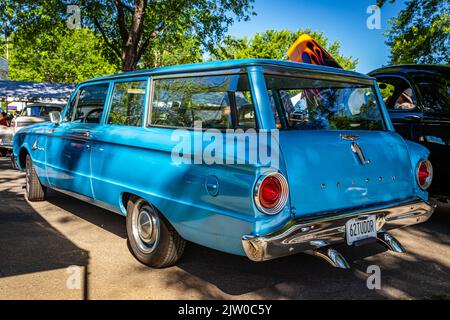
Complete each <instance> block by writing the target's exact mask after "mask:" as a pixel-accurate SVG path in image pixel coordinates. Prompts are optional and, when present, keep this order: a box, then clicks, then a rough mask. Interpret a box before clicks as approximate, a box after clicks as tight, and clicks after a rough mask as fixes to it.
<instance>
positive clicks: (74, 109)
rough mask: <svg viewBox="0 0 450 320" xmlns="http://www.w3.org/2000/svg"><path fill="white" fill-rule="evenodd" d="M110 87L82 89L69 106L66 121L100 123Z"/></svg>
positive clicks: (94, 86)
mask: <svg viewBox="0 0 450 320" xmlns="http://www.w3.org/2000/svg"><path fill="white" fill-rule="evenodd" d="M108 87H109V84H108V83H102V84H97V85H92V86H86V87H82V88H81V89H80V90H79V91H78V94H77V97H76V98H75V99H74V100H73V101H72V103H71V104H70V105H69V109H68V110H67V112H66V115H65V118H64V121H73V122H84V123H100V119H101V117H102V113H103V109H104V108H105V100H106V95H107V93H108Z"/></svg>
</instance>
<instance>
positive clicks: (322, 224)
mask: <svg viewBox="0 0 450 320" xmlns="http://www.w3.org/2000/svg"><path fill="white" fill-rule="evenodd" d="M434 209H435V205H432V204H429V203H427V202H425V201H423V200H422V199H420V198H410V199H407V200H404V201H400V202H399V201H397V202H395V203H387V204H384V205H378V206H375V207H373V206H372V207H365V208H359V209H351V210H343V211H339V212H333V213H328V214H321V215H319V216H315V217H307V218H302V219H300V220H291V221H289V222H288V223H287V224H286V225H285V226H284V227H283V228H281V229H279V230H277V231H275V232H273V233H270V234H266V235H261V236H255V235H244V236H243V237H242V245H243V247H244V251H245V253H246V255H247V257H248V258H249V259H250V260H253V261H265V260H271V259H275V258H279V257H283V256H287V255H291V254H295V253H299V252H305V251H310V250H316V249H319V248H321V247H326V246H329V245H332V244H337V243H342V242H344V241H345V223H346V222H347V221H348V220H349V219H351V218H355V217H358V216H363V215H375V216H376V221H377V223H376V225H377V232H378V233H384V232H385V231H387V230H391V229H396V228H401V227H406V226H410V225H414V224H417V223H422V222H425V221H427V220H428V219H429V218H430V216H431V215H432V214H433V212H434Z"/></svg>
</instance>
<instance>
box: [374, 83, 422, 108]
mask: <svg viewBox="0 0 450 320" xmlns="http://www.w3.org/2000/svg"><path fill="white" fill-rule="evenodd" d="M377 81H378V86H379V88H380V92H381V95H382V97H383V100H384V103H385V104H386V106H387V108H388V109H391V110H408V111H410V110H413V109H415V108H416V106H417V100H416V96H415V94H414V91H413V89H412V88H411V86H410V85H409V84H408V82H406V81H405V80H403V79H401V78H396V77H381V78H378V79H377Z"/></svg>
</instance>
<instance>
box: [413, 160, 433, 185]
mask: <svg viewBox="0 0 450 320" xmlns="http://www.w3.org/2000/svg"><path fill="white" fill-rule="evenodd" d="M416 171H417V172H416V176H417V183H418V184H419V187H420V188H421V189H422V190H426V189H428V188H429V187H430V185H431V182H432V181H433V166H432V165H431V162H430V161H428V160H423V161H420V162H419V163H418V164H417V170H416Z"/></svg>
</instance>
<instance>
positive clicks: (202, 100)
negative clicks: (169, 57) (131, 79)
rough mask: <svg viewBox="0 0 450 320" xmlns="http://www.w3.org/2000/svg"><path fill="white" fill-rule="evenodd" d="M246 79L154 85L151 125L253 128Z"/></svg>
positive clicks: (220, 78)
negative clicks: (200, 124) (199, 124)
mask: <svg viewBox="0 0 450 320" xmlns="http://www.w3.org/2000/svg"><path fill="white" fill-rule="evenodd" d="M252 101H253V99H252V96H251V93H250V87H249V82H248V78H247V76H246V75H224V76H207V77H195V78H178V79H161V80H155V81H154V95H153V106H152V117H151V124H152V125H160V126H169V127H184V128H192V127H194V122H196V121H201V122H202V127H203V128H215V129H231V128H255V127H256V122H255V112H254V107H253V102H252Z"/></svg>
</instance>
